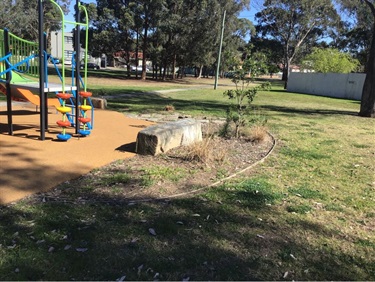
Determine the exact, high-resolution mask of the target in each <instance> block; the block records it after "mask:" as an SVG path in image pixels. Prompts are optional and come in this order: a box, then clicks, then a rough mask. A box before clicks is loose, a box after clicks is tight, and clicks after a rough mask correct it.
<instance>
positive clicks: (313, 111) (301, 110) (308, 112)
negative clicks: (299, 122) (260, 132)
mask: <svg viewBox="0 0 375 282" xmlns="http://www.w3.org/2000/svg"><path fill="white" fill-rule="evenodd" d="M260 108H262V109H265V110H269V111H273V112H278V113H285V114H293V115H316V114H319V115H350V116H358V113H357V112H356V111H343V110H334V109H308V108H294V107H285V106H276V105H261V106H260Z"/></svg>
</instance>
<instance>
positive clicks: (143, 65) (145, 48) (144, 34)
mask: <svg viewBox="0 0 375 282" xmlns="http://www.w3.org/2000/svg"><path fill="white" fill-rule="evenodd" d="M146 16H147V15H146ZM147 33H148V22H147V18H146V21H145V26H144V33H143V58H142V80H146V60H147V59H146V57H147V44H148V42H147Z"/></svg>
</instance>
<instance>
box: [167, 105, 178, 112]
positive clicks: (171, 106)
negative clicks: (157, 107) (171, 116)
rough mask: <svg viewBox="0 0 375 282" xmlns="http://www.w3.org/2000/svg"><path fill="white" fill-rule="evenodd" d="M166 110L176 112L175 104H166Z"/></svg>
mask: <svg viewBox="0 0 375 282" xmlns="http://www.w3.org/2000/svg"><path fill="white" fill-rule="evenodd" d="M164 110H165V111H167V112H174V111H175V108H174V106H173V105H166V106H165V107H164Z"/></svg>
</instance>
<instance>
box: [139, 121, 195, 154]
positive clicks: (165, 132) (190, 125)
mask: <svg viewBox="0 0 375 282" xmlns="http://www.w3.org/2000/svg"><path fill="white" fill-rule="evenodd" d="M201 140H202V127H201V123H200V122H199V121H196V120H194V119H182V120H178V121H172V122H167V123H162V124H157V125H153V126H150V127H147V128H145V129H143V130H141V131H140V132H139V133H138V136H137V145H136V152H137V153H138V154H141V155H153V156H155V155H157V154H160V153H165V152H167V151H168V150H170V149H172V148H175V147H178V146H186V145H189V144H192V143H195V142H198V141H201Z"/></svg>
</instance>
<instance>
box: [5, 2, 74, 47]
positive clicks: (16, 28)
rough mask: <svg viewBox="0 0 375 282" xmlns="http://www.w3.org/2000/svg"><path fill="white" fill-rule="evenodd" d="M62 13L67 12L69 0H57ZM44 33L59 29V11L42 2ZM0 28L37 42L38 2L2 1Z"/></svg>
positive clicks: (50, 4)
mask: <svg viewBox="0 0 375 282" xmlns="http://www.w3.org/2000/svg"><path fill="white" fill-rule="evenodd" d="M56 2H57V4H59V5H60V7H61V8H62V10H63V12H64V13H65V14H67V13H68V12H69V5H70V2H71V0H57V1H56ZM43 8H44V10H43V16H44V32H46V34H49V33H50V32H51V31H56V30H59V29H60V28H61V15H60V11H59V10H58V9H57V8H56V7H54V5H53V4H52V3H51V2H50V1H45V2H43ZM0 14H1V17H0V28H8V29H9V30H10V31H11V32H12V33H14V34H16V35H18V36H20V37H22V38H24V39H28V40H37V38H38V34H39V28H38V27H39V23H38V1H29V0H17V1H14V0H2V3H1V5H0Z"/></svg>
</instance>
